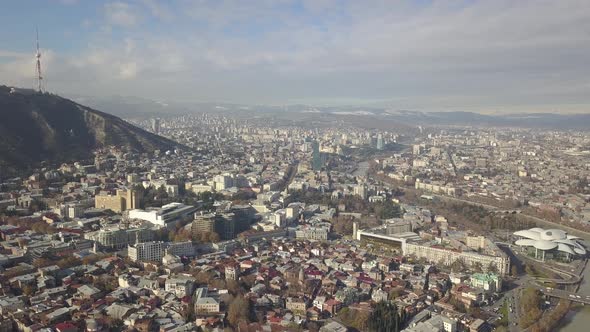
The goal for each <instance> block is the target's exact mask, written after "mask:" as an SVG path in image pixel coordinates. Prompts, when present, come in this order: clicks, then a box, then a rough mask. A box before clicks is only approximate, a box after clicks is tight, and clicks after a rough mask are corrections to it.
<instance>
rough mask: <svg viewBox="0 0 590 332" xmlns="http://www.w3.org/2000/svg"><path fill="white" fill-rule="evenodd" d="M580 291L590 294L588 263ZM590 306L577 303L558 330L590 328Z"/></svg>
mask: <svg viewBox="0 0 590 332" xmlns="http://www.w3.org/2000/svg"><path fill="white" fill-rule="evenodd" d="M589 244H590V243H588V242H587V241H586V242H584V245H585V246H586V248H588V245H589ZM578 293H580V294H583V295H590V265H586V269H584V278H583V279H582V283H581V284H580V289H579V290H578ZM589 326H590V306H589V305H586V306H581V305H575V306H574V307H573V310H570V312H569V313H568V314H567V315H565V317H564V319H563V321H562V322H561V324H560V326H559V329H558V331H561V332H580V331H589V330H590V327H589Z"/></svg>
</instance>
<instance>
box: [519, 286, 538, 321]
mask: <svg viewBox="0 0 590 332" xmlns="http://www.w3.org/2000/svg"><path fill="white" fill-rule="evenodd" d="M541 303H542V300H541V292H540V291H539V290H537V289H535V288H533V287H527V288H525V289H524V290H523V291H522V296H521V297H520V307H521V308H520V309H521V310H520V311H521V312H522V316H521V317H520V322H519V325H520V327H521V328H523V329H526V328H528V327H529V326H531V325H533V324H534V323H535V322H537V321H538V320H539V319H540V318H541V315H542V314H543V312H542V310H541Z"/></svg>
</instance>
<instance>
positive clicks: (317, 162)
mask: <svg viewBox="0 0 590 332" xmlns="http://www.w3.org/2000/svg"><path fill="white" fill-rule="evenodd" d="M311 147H312V157H311V168H312V169H313V170H314V171H319V170H321V169H322V155H321V153H320V144H319V143H318V141H313V142H311Z"/></svg>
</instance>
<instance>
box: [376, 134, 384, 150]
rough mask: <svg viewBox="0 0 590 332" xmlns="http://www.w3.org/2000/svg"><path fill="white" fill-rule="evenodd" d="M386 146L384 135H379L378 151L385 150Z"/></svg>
mask: <svg viewBox="0 0 590 332" xmlns="http://www.w3.org/2000/svg"><path fill="white" fill-rule="evenodd" d="M383 147H384V144H383V135H382V134H379V135H377V150H383Z"/></svg>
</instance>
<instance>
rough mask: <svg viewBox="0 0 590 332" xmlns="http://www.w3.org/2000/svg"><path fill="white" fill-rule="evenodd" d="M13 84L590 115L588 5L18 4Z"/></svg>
mask: <svg viewBox="0 0 590 332" xmlns="http://www.w3.org/2000/svg"><path fill="white" fill-rule="evenodd" d="M4 7H5V10H3V11H2V12H1V13H0V19H2V21H3V22H4V23H5V25H6V26H10V27H11V28H10V29H3V30H2V31H0V42H1V44H0V45H2V46H0V77H1V78H2V79H1V81H0V84H5V85H11V86H13V85H16V86H22V87H32V86H33V85H34V74H35V67H34V52H35V50H34V47H35V26H36V25H38V26H39V34H40V39H41V40H40V42H41V50H42V58H41V62H42V66H43V70H44V77H45V84H46V87H47V90H48V91H49V92H55V93H58V94H61V95H64V96H66V97H67V96H95V97H100V98H108V97H110V96H113V95H120V96H136V97H139V98H145V99H148V100H164V101H171V100H182V101H185V102H212V103H234V104H246V105H293V104H305V105H310V106H316V107H325V106H342V107H344V106H352V107H382V108H391V109H394V110H412V111H426V112H429V111H472V112H478V113H486V114H490V113H498V114H502V113H515V112H552V113H588V112H590V107H589V105H590V100H589V99H590V97H589V96H590V78H589V77H590V67H589V66H587V64H586V62H587V57H588V54H590V35H589V34H588V33H586V31H590V6H588V4H587V3H586V2H585V1H574V0H572V1H569V0H568V1H519V2H511V1H427V0H425V1H422V0H421V1H369V2H353V1H339V0H321V1H320V0H310V1H290V0H281V1H253V2H244V1H194V2H193V1H183V0H182V1H170V2H164V1H154V0H133V1H113V2H102V1H76V0H62V1H58V0H56V1H46V2H37V1H32V0H26V1H19V2H16V3H13V2H11V3H6V4H5V6H4Z"/></svg>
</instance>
